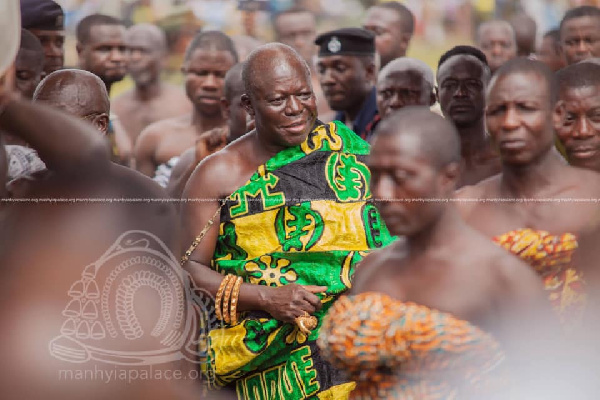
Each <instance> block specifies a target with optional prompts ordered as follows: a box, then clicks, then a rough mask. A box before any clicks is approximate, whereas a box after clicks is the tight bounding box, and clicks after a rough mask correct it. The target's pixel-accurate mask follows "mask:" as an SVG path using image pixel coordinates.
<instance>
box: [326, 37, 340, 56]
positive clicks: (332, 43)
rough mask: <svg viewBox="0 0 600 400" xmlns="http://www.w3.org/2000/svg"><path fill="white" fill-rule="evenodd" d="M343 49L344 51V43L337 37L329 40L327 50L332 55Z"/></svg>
mask: <svg viewBox="0 0 600 400" xmlns="http://www.w3.org/2000/svg"><path fill="white" fill-rule="evenodd" d="M341 49H342V43H341V42H340V40H339V39H338V38H337V37H335V36H334V37H332V38H331V39H330V40H329V43H327V50H329V51H330V52H332V53H337V52H338V51H340V50H341Z"/></svg>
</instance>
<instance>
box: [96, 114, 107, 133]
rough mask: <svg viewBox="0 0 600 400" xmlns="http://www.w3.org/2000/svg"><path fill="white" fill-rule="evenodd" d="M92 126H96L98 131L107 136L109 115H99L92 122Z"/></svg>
mask: <svg viewBox="0 0 600 400" xmlns="http://www.w3.org/2000/svg"><path fill="white" fill-rule="evenodd" d="M92 124H94V126H95V127H96V129H98V130H99V131H100V132H102V134H103V135H106V134H107V133H108V124H109V119H108V115H106V114H100V115H98V116H97V117H96V118H94V120H93V121H92Z"/></svg>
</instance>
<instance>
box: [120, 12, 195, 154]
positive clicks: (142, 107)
mask: <svg viewBox="0 0 600 400" xmlns="http://www.w3.org/2000/svg"><path fill="white" fill-rule="evenodd" d="M127 44H128V46H129V53H130V54H129V65H128V71H129V75H131V77H132V78H133V81H134V82H135V88H133V89H131V90H128V91H127V92H125V93H123V94H121V95H120V96H119V97H117V98H116V99H114V100H113V101H112V110H113V112H114V113H115V114H116V115H117V116H118V117H119V121H121V124H123V127H124V128H125V131H127V134H128V135H129V137H130V138H131V143H135V142H136V140H137V137H138V136H139V134H140V133H141V132H142V130H143V129H144V128H145V127H147V126H148V125H150V124H152V123H154V122H157V121H160V120H163V119H167V118H172V117H176V116H180V115H184V114H187V113H189V112H191V111H192V105H191V104H190V102H189V100H188V99H187V97H186V96H185V93H184V92H183V90H182V89H180V88H177V87H175V86H172V85H169V84H168V83H165V82H161V76H160V74H161V72H162V70H163V68H164V65H165V62H166V56H167V38H166V36H165V33H164V32H163V31H162V30H161V29H160V28H159V27H157V26H155V25H151V24H139V25H134V26H132V27H131V28H129V30H128V31H127Z"/></svg>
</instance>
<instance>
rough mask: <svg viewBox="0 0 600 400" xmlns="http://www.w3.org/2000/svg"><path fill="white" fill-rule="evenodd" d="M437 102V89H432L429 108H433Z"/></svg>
mask: <svg viewBox="0 0 600 400" xmlns="http://www.w3.org/2000/svg"><path fill="white" fill-rule="evenodd" d="M436 101H438V96H437V88H433V90H432V91H431V95H430V99H429V107H431V106H433V105H434V104H435V102H436Z"/></svg>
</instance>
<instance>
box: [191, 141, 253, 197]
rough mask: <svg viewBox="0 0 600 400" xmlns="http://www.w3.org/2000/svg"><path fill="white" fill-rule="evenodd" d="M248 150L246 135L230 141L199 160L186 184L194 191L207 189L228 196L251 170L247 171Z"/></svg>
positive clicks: (249, 150) (249, 147) (249, 149)
mask: <svg viewBox="0 0 600 400" xmlns="http://www.w3.org/2000/svg"><path fill="white" fill-rule="evenodd" d="M242 139H243V140H242ZM250 152H251V146H250V140H248V138H246V137H242V138H240V139H239V140H236V141H235V142H233V143H230V144H229V145H227V146H225V147H224V148H222V149H221V150H219V151H217V152H215V153H213V154H211V155H209V156H207V157H205V158H204V159H203V160H202V161H200V163H198V165H197V166H196V168H195V169H194V172H193V173H192V176H191V177H190V179H189V181H188V184H187V186H188V187H189V188H191V189H192V190H193V192H196V193H198V191H200V192H202V193H206V192H207V191H209V192H211V194H212V195H214V196H228V195H229V194H231V193H233V192H234V191H235V190H236V189H237V188H238V187H240V186H241V185H243V183H244V182H245V180H246V175H248V173H252V172H253V171H248V170H249V169H250V167H249V166H248V165H249V163H248V161H247V160H248V154H249V153H250ZM248 178H249V176H248ZM186 190H187V189H186ZM213 192H215V193H213Z"/></svg>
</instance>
